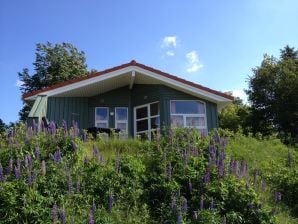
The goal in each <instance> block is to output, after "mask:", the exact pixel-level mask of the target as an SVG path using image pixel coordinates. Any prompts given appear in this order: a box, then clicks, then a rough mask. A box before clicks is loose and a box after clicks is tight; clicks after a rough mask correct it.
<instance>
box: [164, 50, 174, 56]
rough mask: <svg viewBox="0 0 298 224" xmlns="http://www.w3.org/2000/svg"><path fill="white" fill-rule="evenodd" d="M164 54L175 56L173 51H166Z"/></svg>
mask: <svg viewBox="0 0 298 224" xmlns="http://www.w3.org/2000/svg"><path fill="white" fill-rule="evenodd" d="M166 55H167V56H170V57H173V56H175V53H174V51H167V52H166Z"/></svg>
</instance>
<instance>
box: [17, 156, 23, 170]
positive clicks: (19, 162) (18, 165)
mask: <svg viewBox="0 0 298 224" xmlns="http://www.w3.org/2000/svg"><path fill="white" fill-rule="evenodd" d="M21 163H22V161H21V160H20V159H19V158H17V167H18V169H19V170H20V171H21Z"/></svg>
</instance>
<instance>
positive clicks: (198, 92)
mask: <svg viewBox="0 0 298 224" xmlns="http://www.w3.org/2000/svg"><path fill="white" fill-rule="evenodd" d="M135 70H136V71H138V72H140V73H142V74H144V75H148V76H150V77H152V78H155V79H158V80H160V81H162V82H165V83H169V84H171V85H173V86H176V87H180V88H182V89H185V90H186V91H190V92H192V93H194V94H195V95H197V96H199V97H202V96H203V97H205V98H207V99H210V100H213V101H216V102H218V103H220V102H232V100H230V99H227V98H225V97H222V96H219V95H216V94H213V93H210V92H208V91H204V90H201V89H198V88H196V87H194V86H190V85H188V84H186V83H183V82H179V81H177V80H174V79H171V78H167V77H165V76H161V75H159V74H156V73H154V72H151V71H148V70H146V69H142V68H139V67H135Z"/></svg>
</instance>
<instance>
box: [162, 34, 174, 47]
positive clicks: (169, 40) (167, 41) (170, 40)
mask: <svg viewBox="0 0 298 224" xmlns="http://www.w3.org/2000/svg"><path fill="white" fill-rule="evenodd" d="M161 47H162V48H167V47H174V48H176V47H177V37H176V36H165V37H164V38H163V41H162V44H161Z"/></svg>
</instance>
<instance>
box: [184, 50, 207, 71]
mask: <svg viewBox="0 0 298 224" xmlns="http://www.w3.org/2000/svg"><path fill="white" fill-rule="evenodd" d="M185 56H186V59H187V61H188V62H187V69H186V71H187V72H189V73H193V72H196V71H198V70H199V69H200V68H203V65H202V64H201V63H200V61H199V56H198V54H197V52H196V51H191V52H188V53H187V54H186V55H185Z"/></svg>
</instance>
